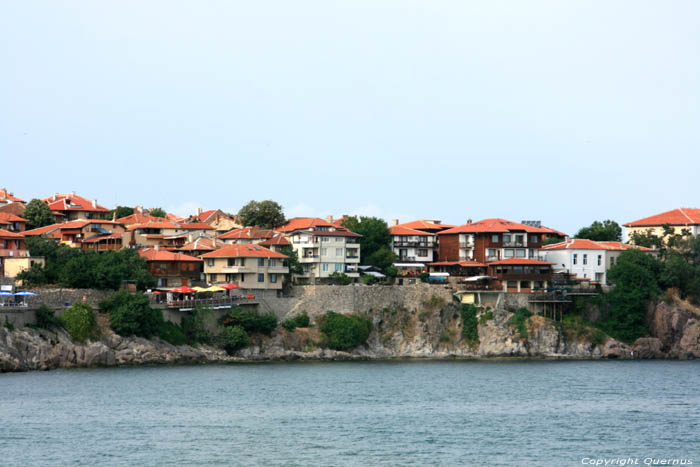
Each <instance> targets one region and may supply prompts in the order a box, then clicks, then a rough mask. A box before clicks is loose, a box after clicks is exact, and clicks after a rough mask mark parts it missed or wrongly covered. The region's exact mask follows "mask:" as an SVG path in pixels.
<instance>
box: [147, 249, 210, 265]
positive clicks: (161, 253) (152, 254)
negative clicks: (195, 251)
mask: <svg viewBox="0 0 700 467" xmlns="http://www.w3.org/2000/svg"><path fill="white" fill-rule="evenodd" d="M139 256H141V257H142V258H145V259H146V261H180V262H183V261H187V262H197V263H200V262H201V261H202V260H201V259H199V258H195V257H194V256H188V255H183V254H182V253H172V252H170V251H166V250H156V249H154V248H144V249H142V250H139Z"/></svg>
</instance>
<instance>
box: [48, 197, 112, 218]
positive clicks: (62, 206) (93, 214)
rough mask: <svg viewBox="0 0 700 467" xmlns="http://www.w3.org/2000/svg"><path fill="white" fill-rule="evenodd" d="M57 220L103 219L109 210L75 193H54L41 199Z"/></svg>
mask: <svg viewBox="0 0 700 467" xmlns="http://www.w3.org/2000/svg"><path fill="white" fill-rule="evenodd" d="M43 201H44V202H45V203H46V204H47V205H48V206H49V209H51V212H52V213H53V214H54V216H56V220H57V221H59V222H69V221H74V220H85V219H105V218H106V216H107V215H108V214H109V212H110V210H109V209H107V208H105V207H104V206H100V205H99V204H97V200H95V199H93V200H89V199H86V198H83V197H82V196H78V195H76V194H75V193H68V194H59V193H56V194H55V195H53V196H50V197H48V198H46V199H44V200H43Z"/></svg>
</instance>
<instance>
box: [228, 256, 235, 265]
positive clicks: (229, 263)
mask: <svg viewBox="0 0 700 467" xmlns="http://www.w3.org/2000/svg"><path fill="white" fill-rule="evenodd" d="M226 264H227V265H228V266H235V265H236V259H235V258H229V259H228V260H226Z"/></svg>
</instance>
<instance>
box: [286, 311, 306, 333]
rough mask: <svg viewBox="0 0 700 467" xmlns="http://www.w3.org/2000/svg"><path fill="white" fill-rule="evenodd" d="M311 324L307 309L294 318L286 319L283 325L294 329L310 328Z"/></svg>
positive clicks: (291, 329) (288, 328)
mask: <svg viewBox="0 0 700 467" xmlns="http://www.w3.org/2000/svg"><path fill="white" fill-rule="evenodd" d="M310 324H311V320H310V319H309V315H308V314H307V313H306V312H305V311H302V312H301V314H298V315H296V316H295V317H294V318H289V319H287V320H284V321H283V322H282V327H283V328H285V329H287V330H289V331H293V330H295V329H296V328H308V327H309V325H310Z"/></svg>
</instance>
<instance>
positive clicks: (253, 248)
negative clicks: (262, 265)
mask: <svg viewBox="0 0 700 467" xmlns="http://www.w3.org/2000/svg"><path fill="white" fill-rule="evenodd" d="M286 257H287V256H285V255H283V254H282V253H277V252H275V251H272V250H268V249H267V248H265V247H262V246H259V245H253V244H248V243H245V244H235V245H228V246H227V247H225V248H222V249H220V250H216V251H212V252H211V253H205V254H203V255H202V258H286Z"/></svg>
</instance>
